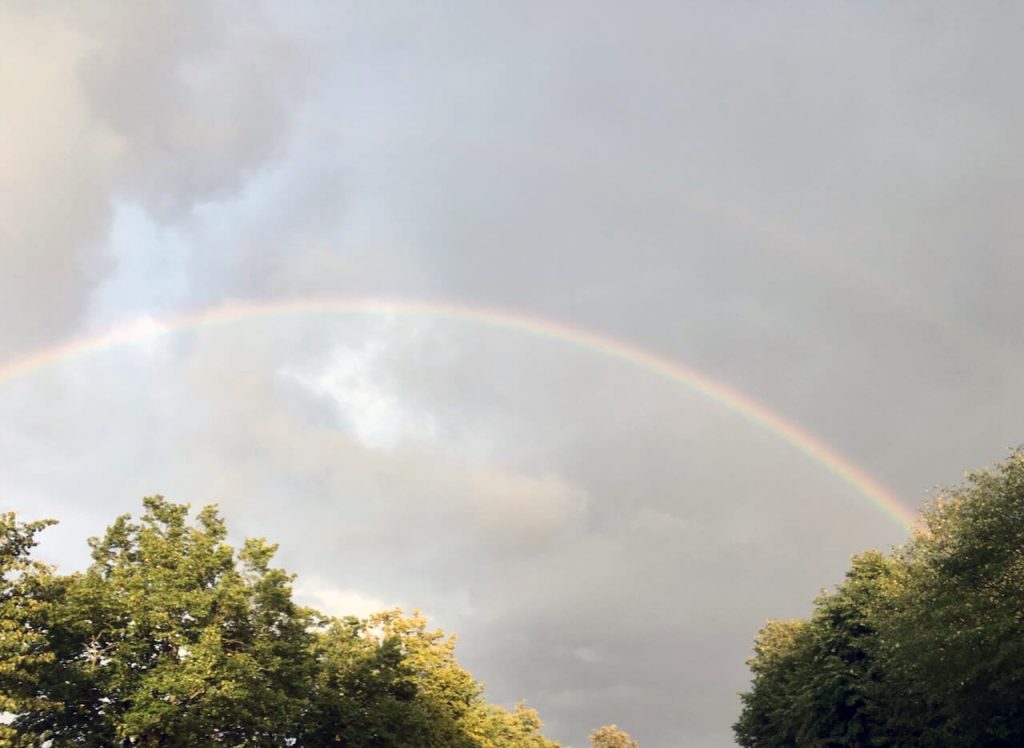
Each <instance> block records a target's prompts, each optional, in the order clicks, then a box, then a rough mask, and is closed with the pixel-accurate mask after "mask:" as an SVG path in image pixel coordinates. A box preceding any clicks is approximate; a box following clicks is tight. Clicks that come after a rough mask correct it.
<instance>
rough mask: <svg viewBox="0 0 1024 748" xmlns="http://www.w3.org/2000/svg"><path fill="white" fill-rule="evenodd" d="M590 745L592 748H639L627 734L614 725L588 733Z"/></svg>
mask: <svg viewBox="0 0 1024 748" xmlns="http://www.w3.org/2000/svg"><path fill="white" fill-rule="evenodd" d="M590 745H591V746H592V748H639V744H638V743H637V742H636V741H635V740H633V738H631V737H630V736H629V733H627V732H626V731H624V730H620V729H619V728H618V727H616V726H615V725H605V726H604V727H599V728H597V729H596V730H594V731H593V732H592V733H590Z"/></svg>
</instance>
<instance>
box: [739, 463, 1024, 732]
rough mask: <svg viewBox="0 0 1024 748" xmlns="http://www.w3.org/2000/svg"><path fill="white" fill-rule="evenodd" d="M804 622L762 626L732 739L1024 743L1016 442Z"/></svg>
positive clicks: (1020, 470)
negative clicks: (1008, 453) (1004, 456)
mask: <svg viewBox="0 0 1024 748" xmlns="http://www.w3.org/2000/svg"><path fill="white" fill-rule="evenodd" d="M923 520H924V526H923V528H922V529H920V530H918V531H915V533H914V535H913V536H912V537H911V539H910V540H909V541H908V542H907V543H906V544H905V545H904V546H902V547H901V548H897V549H895V550H894V551H893V552H892V553H891V554H889V555H884V554H881V553H878V552H870V553H865V554H861V555H859V556H856V557H854V559H853V562H852V564H851V568H850V571H849V572H848V573H847V575H846V580H845V581H844V583H843V584H842V585H840V586H839V587H838V588H837V589H836V590H835V591H834V592H832V593H828V594H823V595H822V596H820V597H819V598H818V599H817V600H816V601H815V607H814V613H813V615H812V616H811V619H810V620H809V621H797V622H786V623H771V624H769V626H767V627H766V628H765V629H762V631H761V633H760V634H759V635H758V639H757V642H756V644H755V656H754V658H753V659H752V660H750V661H749V664H750V667H751V672H752V674H753V683H752V687H751V690H750V691H749V692H748V693H745V694H743V695H742V697H741V698H742V702H743V711H742V713H741V714H740V718H739V720H738V721H737V723H736V725H734V731H735V734H736V738H737V741H738V742H739V743H740V745H743V746H748V747H757V748H775V747H776V746H836V747H839V746H848V747H850V748H858V747H861V746H868V745H872V746H874V745H878V746H891V747H892V748H911V746H914V747H920V748H968V746H979V745H984V746H993V747H994V748H1009V747H1010V746H1019V745H1024V702H1022V701H1021V698H1020V694H1021V693H1024V453H1021V452H1019V451H1018V452H1015V453H1013V454H1012V455H1011V456H1010V458H1009V459H1008V460H1007V461H1005V462H1004V463H1002V464H1000V465H998V466H997V467H996V468H995V469H992V470H987V471H980V472H977V473H973V474H971V475H970V476H969V477H968V480H967V482H966V483H965V484H964V485H962V486H959V487H957V488H954V489H951V490H949V491H946V492H944V493H943V494H942V495H940V497H939V498H938V499H937V500H936V501H935V502H933V503H932V504H931V505H930V506H929V507H927V508H926V510H925V511H924V513H923Z"/></svg>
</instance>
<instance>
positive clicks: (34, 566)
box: [0, 512, 59, 745]
mask: <svg viewBox="0 0 1024 748" xmlns="http://www.w3.org/2000/svg"><path fill="white" fill-rule="evenodd" d="M52 524H54V523H53V521H52V520H43V521H39V522H19V521H18V520H17V518H16V517H15V515H14V514H13V513H10V512H8V513H4V514H0V712H7V713H9V714H17V713H20V712H23V711H26V710H34V711H36V712H38V713H53V712H54V711H55V710H57V709H58V706H59V705H58V704H57V703H55V702H54V701H52V700H51V699H48V698H46V697H45V696H41V695H40V694H39V692H38V691H39V689H38V681H39V679H38V673H39V671H40V670H41V669H43V668H45V667H46V666H47V665H48V664H49V663H50V662H52V660H53V653H52V652H50V651H49V649H48V647H47V639H46V624H45V622H46V617H47V613H48V608H49V605H50V600H51V597H52V595H53V593H54V584H53V576H52V572H51V570H50V569H49V568H47V567H46V566H44V565H43V564H40V563H39V562H37V561H33V560H32V559H31V558H30V557H29V554H30V552H31V550H32V548H33V547H35V545H36V535H37V534H38V533H39V532H40V531H41V530H43V529H45V528H46V527H47V526H49V525H52ZM16 737H17V730H16V729H14V728H12V727H10V726H8V725H0V745H13V744H14V743H13V741H14V740H15V738H16Z"/></svg>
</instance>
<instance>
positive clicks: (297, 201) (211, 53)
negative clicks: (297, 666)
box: [0, 0, 1024, 748]
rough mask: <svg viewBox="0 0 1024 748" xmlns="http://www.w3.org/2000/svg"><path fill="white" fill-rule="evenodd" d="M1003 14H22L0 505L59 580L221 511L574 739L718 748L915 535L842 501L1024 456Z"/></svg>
mask: <svg viewBox="0 0 1024 748" xmlns="http://www.w3.org/2000/svg"><path fill="white" fill-rule="evenodd" d="M1022 25H1024V11H1022V10H1021V8H1019V7H1016V6H1012V5H1008V4H1003V3H986V2H978V3H969V4H963V3H943V2H938V3H936V2H907V3H886V4H882V3H875V4H867V3H854V2H848V3H843V2H831V3H785V4H782V3H778V4H765V3H748V2H703V3H702V2H688V3H678V4H668V3H656V2H639V3H604V2H586V3H583V2H563V3H554V4H553V3H539V2H517V3H504V4H498V3H463V2H444V3H436V4H423V3H402V2H387V3H352V2H341V3H332V4H320V3H305V2H279V3H275V2H263V3H250V2H241V0H238V1H237V2H231V1H230V0H229V1H225V2H212V3H209V2H198V1H196V2H189V1H187V0H182V1H179V2H155V3H146V4H124V3H115V2H95V3H90V4H63V5H60V4H58V5H49V4H47V5H42V4H37V3H31V2H27V1H26V2H21V1H19V0H14V2H10V3H4V4H3V5H0V49H2V50H3V53H2V55H0V475H2V482H0V504H2V507H0V508H3V509H13V510H16V511H18V512H19V513H20V514H22V515H23V516H25V517H41V516H54V517H57V518H58V519H60V520H61V521H62V522H61V525H59V526H58V527H56V528H54V529H52V530H50V531H48V532H47V537H46V539H45V542H44V543H43V545H42V546H41V548H40V554H41V555H42V557H44V558H45V559H46V560H48V561H51V562H53V563H57V564H59V565H60V568H61V569H63V570H72V569H76V568H81V567H82V566H83V565H84V564H85V563H86V560H87V553H86V543H85V541H86V538H87V537H89V536H90V535H95V534H98V533H100V532H101V531H102V529H103V528H104V527H105V526H106V525H107V524H108V523H109V522H110V521H111V520H112V519H113V518H114V517H115V516H116V515H118V514H120V513H122V512H138V510H139V508H140V507H141V504H140V499H141V497H142V496H146V495H151V494H156V493H159V494H163V495H165V496H167V497H168V498H171V499H174V500H176V501H187V502H191V503H192V504H193V506H196V507H198V506H202V505H205V504H208V503H216V504H218V505H219V506H220V507H221V509H222V511H223V513H224V515H225V516H226V518H227V521H228V524H229V527H230V529H231V532H232V537H233V538H234V539H235V540H240V539H241V538H243V537H247V536H254V535H258V536H265V537H267V538H269V539H270V540H272V541H274V542H277V543H279V544H280V551H279V555H278V560H279V562H280V563H281V565H282V566H284V567H285V568H287V569H289V570H290V571H293V572H295V573H297V574H298V575H299V576H298V579H297V581H296V593H297V595H298V597H299V598H300V599H301V600H303V601H304V602H307V603H309V604H313V605H317V606H319V607H320V608H321V609H324V610H326V611H329V612H334V613H338V614H346V613H357V614H364V613H367V612H370V611H373V610H377V609H381V608H384V607H390V606H394V605H399V606H402V607H403V608H405V609H410V610H411V609H413V608H418V609H422V610H424V611H425V612H426V613H427V615H428V616H429V617H430V620H431V621H432V622H433V623H434V624H436V625H438V626H441V627H443V628H445V629H446V630H450V631H455V632H457V633H458V637H459V639H458V641H459V644H458V653H459V658H460V661H461V662H462V663H463V664H464V665H466V666H467V667H468V668H469V669H470V670H471V671H472V673H473V674H474V675H475V676H476V677H477V678H479V679H481V680H483V681H485V682H486V684H487V689H488V695H489V697H490V698H491V699H492V700H494V701H497V702H500V703H504V704H508V705H511V704H513V703H515V702H516V701H517V700H518V699H520V698H525V699H526V700H527V702H528V704H529V705H531V706H534V707H536V708H537V709H538V710H539V712H540V716H541V718H542V719H543V720H544V722H545V727H546V729H545V732H546V734H548V735H549V736H550V737H552V738H554V739H557V740H560V741H562V742H563V744H566V745H573V746H576V748H582V746H584V745H585V744H586V736H587V735H588V733H589V732H590V731H591V730H592V729H593V728H595V727H598V726H599V725H602V724H607V723H611V722H614V723H616V724H618V725H619V726H621V727H623V728H625V729H626V730H628V731H629V732H630V733H631V734H632V735H633V736H634V737H635V738H636V739H637V740H638V741H639V743H640V745H641V746H643V748H676V747H678V746H701V747H707V748H720V747H722V746H729V745H732V744H733V743H732V736H731V725H732V723H733V722H734V721H735V719H736V717H737V715H738V711H739V699H738V696H737V694H738V692H740V691H742V690H744V689H745V687H746V685H747V683H748V682H749V674H748V673H747V670H746V667H745V665H744V661H745V660H746V659H747V658H748V657H749V656H750V655H751V645H752V641H753V638H754V635H755V633H756V632H757V630H758V628H759V627H760V626H762V625H763V624H764V622H765V621H766V620H767V619H771V618H790V617H797V616H804V615H806V614H807V613H808V612H809V610H810V605H811V601H812V600H813V598H814V596H815V595H816V594H817V593H818V592H819V591H820V590H821V589H822V588H825V587H830V586H832V585H833V584H835V583H836V582H838V581H840V580H841V578H842V574H843V572H844V570H845V568H846V566H847V564H848V562H849V558H850V556H851V555H852V554H854V553H857V552H859V551H862V550H866V549H869V548H879V549H882V550H887V549H889V548H891V547H892V546H893V545H894V544H898V543H900V542H902V541H903V540H905V539H906V537H907V534H908V530H907V527H906V526H905V524H904V523H903V522H901V521H900V520H899V517H898V514H897V513H895V512H894V511H892V509H891V507H890V508H889V509H886V508H885V507H883V506H881V505H880V502H881V503H884V502H883V501H882V499H880V498H879V494H878V493H877V492H876V493H874V494H872V492H871V491H870V490H868V489H866V488H865V486H864V483H863V481H861V483H860V484H859V485H858V483H857V481H853V482H851V481H849V480H845V479H844V476H843V475H842V474H841V472H842V471H841V470H838V469H837V468H842V467H847V468H851V469H856V470H859V471H861V473H859V474H860V475H862V476H865V477H866V478H868V479H870V480H871V481H874V482H875V483H877V485H878V486H881V487H884V491H887V492H889V494H887V495H889V496H891V499H886V500H895V501H899V502H901V505H902V506H903V507H904V508H905V511H907V512H912V511H914V510H915V509H916V507H918V506H919V505H920V504H921V503H922V502H924V501H926V500H927V499H929V498H930V497H932V496H934V494H935V491H936V490H937V488H938V487H940V486H943V485H950V484H955V483H956V482H957V481H959V480H960V479H961V477H962V474H963V471H964V470H966V469H970V468H977V467H983V466H985V465H988V464H991V463H993V462H995V461H997V460H999V459H1001V458H1003V457H1004V456H1005V455H1006V454H1007V451H1008V450H1009V449H1010V448H1012V447H1014V446H1016V445H1018V444H1020V443H1022V441H1024V433H1022V432H1021V430H1020V422H1021V413H1022V410H1024V390H1022V389H1021V387H1020V379H1019V371H1020V368H1021V364H1022V363H1024V346H1022V344H1024V327H1022V326H1021V325H1020V323H1019V320H1020V319H1021V317H1022V315H1024V295H1022V294H1021V293H1020V288H1021V286H1022V284H1024V262H1022V261H1021V251H1020V249H1019V247H1018V244H1019V242H1020V241H1021V239H1022V238H1024V217H1022V216H1024V213H1021V211H1020V209H1019V205H1018V203H1019V201H1020V199H1021V197H1022V187H1024V163H1022V159H1024V156H1022V154H1024V142H1022V139H1024V95H1022V93H1021V91H1020V86H1019V80H1018V79H1019V75H1018V71H1019V70H1020V69H1021V65H1022V64H1024V59H1022V57H1024V50H1022V49H1021V47H1020V45H1019V43H1018V42H1019V38H1020V33H1021V30H1022ZM374 300H377V301H374ZM380 300H385V301H380ZM387 300H390V302H388V301H387ZM389 303H390V306H389ZM287 304H290V305H291V306H287V307H286V306H283V305H287ZM232 310H234V311H232ZM245 310H248V312H247V313H246V311H245ZM285 310H287V311H285ZM453 310H454V311H453ZM189 320H191V322H189ZM502 320H504V322H503V323H499V322H500V321H502ZM111 330H115V331H118V330H119V331H120V332H118V333H116V334H114V335H113V336H110V335H108V334H107V333H109V331H111ZM552 330H562V331H563V332H564V331H566V330H568V331H569V332H564V334H557V335H554V334H551V331H552ZM584 334H586V335H590V336H592V337H591V338H584V337H581V336H583V335H584ZM104 335H106V337H104ZM593 336H598V337H599V338H600V340H601V341H602V342H601V343H600V344H598V345H587V344H583V343H586V341H587V340H590V341H591V343H592V342H593V341H594V340H597V338H595V337H593ZM76 341H77V342H76ZM615 350H618V351H619V352H620V353H621V351H622V350H629V351H632V352H634V353H635V354H636V355H632V356H623V355H614V351H615ZM643 356H647V357H648V358H647V359H644V358H643ZM650 357H656V358H657V360H658V361H660V362H663V363H664V365H665V366H670V367H677V368H676V369H673V371H685V372H687V375H686V376H665V370H664V366H663V367H662V369H661V370H658V369H657V367H652V366H650V365H647V364H649V363H650V361H651V360H652V359H651V358H650ZM645 361H646V362H647V364H645ZM679 367H682V368H679ZM723 392H728V393H732V394H735V395H736V396H737V397H739V398H740V399H741V403H742V404H741V406H740V407H736V405H737V400H736V399H735V398H733V399H732V400H730V397H731V395H730V396H728V397H727V396H722V393H723ZM716 393H717V394H716ZM758 409H759V410H758ZM757 412H761V413H770V414H772V417H773V418H775V419H777V420H776V421H774V422H766V421H765V419H764V418H758V417H756V413H757ZM773 423H774V426H773ZM787 428H788V429H790V432H789V436H790V438H787V432H786V429H787ZM794 430H795V431H794ZM794 433H796V434H798V437H797V438H793V434H794ZM806 439H813V440H816V442H815V443H817V444H819V445H822V448H823V449H825V450H827V451H828V453H829V454H830V455H833V456H834V460H833V461H832V462H831V463H830V462H829V461H828V460H823V459H822V457H821V454H822V453H821V452H820V450H819V452H817V453H816V452H814V451H813V450H812V451H808V449H806V448H801V447H802V446H803V447H806V446H807V442H806Z"/></svg>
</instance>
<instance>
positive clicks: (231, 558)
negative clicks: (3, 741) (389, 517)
mask: <svg viewBox="0 0 1024 748" xmlns="http://www.w3.org/2000/svg"><path fill="white" fill-rule="evenodd" d="M144 504H145V508H146V511H145V514H144V515H143V517H142V520H141V523H139V524H135V523H132V522H131V521H130V518H129V517H127V516H124V517H121V518H119V519H118V520H117V521H116V522H115V523H114V524H113V525H112V526H111V527H110V528H109V529H108V531H107V533H106V534H105V535H104V537H103V538H100V539H94V540H92V541H91V545H92V551H93V554H92V555H93V563H92V565H91V566H90V567H89V569H88V570H87V571H86V572H85V573H84V574H76V575H71V576H69V577H65V578H64V579H63V585H62V588H61V594H60V596H59V598H57V599H55V600H53V603H52V605H51V607H50V611H49V616H48V621H47V623H48V628H47V632H46V637H47V640H48V641H47V648H48V652H49V653H50V655H51V657H50V659H49V660H48V662H47V663H46V665H45V667H43V668H41V676H40V678H39V682H38V684H37V688H38V692H39V693H40V694H41V695H42V696H43V698H44V699H45V700H47V701H50V702H56V703H59V704H61V709H60V710H59V711H58V712H56V713H54V712H53V711H52V710H49V709H36V708H31V707H30V706H28V707H25V708H21V709H19V710H18V711H17V712H16V715H17V716H16V717H15V719H14V722H13V726H14V729H15V730H16V731H18V732H20V733H24V734H32V735H36V736H42V737H45V739H47V740H49V741H51V744H52V745H54V746H64V745H80V744H82V743H83V742H84V743H86V744H91V745H113V744H121V743H124V744H128V745H139V746H164V745H201V744H212V743H216V742H220V743H227V744H230V745H241V744H246V745H284V744H285V743H284V741H286V740H287V739H288V738H289V737H290V736H291V735H292V734H293V732H294V730H295V729H296V722H297V720H298V719H299V718H300V716H301V712H302V709H303V708H304V704H305V702H304V684H305V682H306V680H307V677H308V672H307V670H308V666H309V663H310V660H309V657H307V656H306V655H305V652H306V650H307V649H308V648H309V646H310V644H311V641H310V635H309V634H308V633H307V632H306V628H307V620H308V614H307V612H306V611H304V610H302V609H301V608H299V607H297V606H296V605H295V604H293V602H292V600H291V589H290V577H289V576H288V575H286V574H284V572H282V571H280V570H279V569H273V568H271V567H270V565H269V564H270V560H271V558H272V556H273V553H274V547H273V546H270V545H267V544H266V543H265V542H263V541H262V540H250V541H247V542H246V543H245V545H244V547H243V548H242V549H241V550H240V551H238V552H237V553H236V552H235V550H234V549H232V548H231V547H230V546H229V545H227V544H226V543H225V536H226V530H225V528H224V524H223V522H222V521H221V519H220V517H219V516H218V515H217V512H216V510H215V509H214V508H212V507H208V508H206V509H204V510H202V511H201V512H200V513H199V515H198V518H197V522H196V524H194V525H190V524H189V523H188V521H187V519H188V507H187V506H185V505H179V504H172V503H169V502H167V501H165V500H164V499H162V498H161V497H151V498H147V499H145V501H144Z"/></svg>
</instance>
